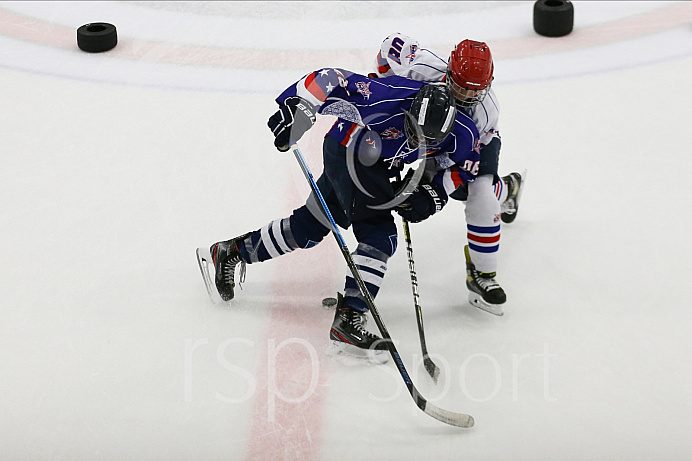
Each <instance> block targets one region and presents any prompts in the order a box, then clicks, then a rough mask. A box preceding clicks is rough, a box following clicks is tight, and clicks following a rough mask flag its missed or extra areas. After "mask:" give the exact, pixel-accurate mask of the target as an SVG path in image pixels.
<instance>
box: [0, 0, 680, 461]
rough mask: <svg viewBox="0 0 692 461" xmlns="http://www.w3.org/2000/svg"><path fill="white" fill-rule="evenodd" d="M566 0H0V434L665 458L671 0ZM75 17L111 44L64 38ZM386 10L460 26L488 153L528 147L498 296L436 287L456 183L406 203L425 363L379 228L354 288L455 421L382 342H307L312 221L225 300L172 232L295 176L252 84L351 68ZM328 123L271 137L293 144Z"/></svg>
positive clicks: (238, 225) (250, 223)
mask: <svg viewBox="0 0 692 461" xmlns="http://www.w3.org/2000/svg"><path fill="white" fill-rule="evenodd" d="M574 6H575V30H574V31H573V33H572V34H570V35H569V36H566V37H562V38H552V39H551V38H545V37H540V36H538V35H536V34H535V33H534V32H533V29H532V25H531V21H532V7H533V2H531V1H523V2H468V3H466V2H439V3H438V2H425V3H423V2H420V3H418V2H380V3H368V2H295V3H293V2H286V3H273V2H272V3H270V2H261V3H260V2H228V3H227V2H115V1H113V2H2V3H0V105H1V107H2V109H1V110H0V134H1V136H0V152H1V155H0V165H1V167H0V197H1V198H0V219H1V228H0V229H1V234H0V237H1V238H0V249H1V250H2V255H3V257H2V261H3V262H2V274H1V275H2V278H1V280H2V283H1V284H0V300H2V309H0V367H1V368H2V370H3V373H2V374H3V377H2V379H1V380H0V446H2V451H3V454H2V455H0V457H2V458H3V459H8V460H10V459H11V460H47V459H60V460H95V459H99V460H124V459H127V460H217V459H218V460H221V459H223V460H270V459H271V460H278V459H286V460H294V459H296V460H298V459H300V460H341V459H350V458H357V459H372V460H420V459H435V460H458V459H464V460H505V459H506V460H555V459H560V460H585V459H590V460H591V459H593V460H649V459H662V460H686V459H690V458H691V457H692V439H691V438H690V436H689V433H690V431H691V430H692V420H691V418H690V414H692V391H691V390H690V384H689V383H690V380H692V361H691V360H690V357H689V354H690V351H691V350H692V335H690V325H692V313H691V311H690V305H691V302H690V300H691V299H692V289H691V286H692V284H691V283H690V281H689V277H690V274H692V262H691V261H692V245H691V244H690V240H689V237H688V234H689V229H690V227H691V226H692V218H691V213H690V203H692V192H691V191H692V188H691V187H690V185H689V180H688V179H689V174H690V167H692V160H690V148H689V129H690V128H689V125H690V117H691V112H690V107H692V91H690V86H689V85H690V82H691V81H692V3H689V2H622V1H616V2H589V1H583V2H582V1H575V2H574ZM99 21H101V22H109V23H113V24H115V25H116V26H117V28H118V36H119V43H118V46H117V47H116V48H114V49H113V50H111V51H109V52H106V53H99V54H88V53H84V52H82V51H80V50H79V49H78V48H77V46H76V29H77V28H78V27H79V26H81V25H82V24H86V23H89V22H99ZM392 32H402V33H405V34H407V35H410V36H413V37H416V38H417V39H418V40H419V41H420V43H421V44H422V45H423V46H428V47H430V48H434V49H437V50H439V51H440V52H441V53H442V54H446V53H448V50H450V49H451V47H452V46H453V45H454V44H455V43H457V42H458V41H461V40H462V39H464V38H472V39H476V40H482V41H486V42H487V43H488V44H489V45H490V47H491V49H492V50H493V53H494V56H495V66H496V68H495V77H496V78H495V81H494V83H493V87H494V89H495V92H496V94H497V95H498V97H499V99H500V102H501V104H502V115H501V125H500V126H501V134H502V140H503V146H502V156H501V165H500V173H501V174H503V175H504V174H507V173H509V172H511V171H522V170H524V169H527V170H528V172H529V176H528V181H527V183H526V189H525V193H524V196H523V200H522V203H521V208H520V212H519V215H518V218H517V220H516V221H515V222H514V223H513V224H511V225H505V226H503V230H502V243H501V250H500V269H499V271H498V280H499V281H500V282H501V283H502V284H503V286H504V288H505V290H506V291H507V293H508V305H507V307H506V309H505V311H506V314H505V315H504V316H503V317H495V316H492V315H490V314H487V313H485V312H482V311H478V310H476V309H474V308H472V307H471V306H469V305H468V303H467V302H466V296H467V290H466V288H465V286H464V265H463V245H464V241H465V221H464V205H463V203H461V202H453V201H452V202H450V203H449V204H448V205H447V206H446V208H445V209H444V211H443V212H442V213H441V214H439V215H435V216H434V217H433V218H432V219H430V220H428V221H426V222H424V223H421V224H416V225H413V226H412V228H411V232H412V240H413V247H414V254H415V260H416V269H417V272H418V279H419V290H420V296H421V304H422V306H423V315H424V319H425V327H426V336H427V343H428V349H429V350H430V352H431V353H432V354H433V358H434V359H435V361H436V362H437V363H438V365H440V366H441V368H442V376H441V379H440V382H439V383H438V384H437V385H434V384H433V383H432V382H431V380H430V378H429V377H428V376H427V375H426V373H425V371H424V369H423V367H422V365H421V363H420V362H421V360H420V355H421V353H420V345H419V340H418V331H417V328H416V318H415V313H414V309H413V302H412V297H411V289H410V281H409V274H408V265H407V258H406V249H405V246H404V245H403V241H402V243H401V244H400V248H399V250H398V252H397V253H396V254H395V255H394V257H392V258H391V259H390V261H389V270H388V273H387V277H386V279H385V282H384V285H383V287H382V289H381V291H380V294H379V295H378V297H377V307H378V309H379V312H380V314H381V315H382V318H383V320H384V322H385V324H386V325H387V327H388V329H389V332H390V333H391V335H392V336H393V338H394V339H395V341H396V344H397V347H398V349H399V352H400V353H401V356H402V358H403V360H404V363H405V365H406V367H407V369H408V370H409V372H410V374H411V376H412V378H413V380H414V382H415V383H416V385H417V386H418V388H419V389H420V391H421V392H422V394H423V395H424V396H426V397H427V398H428V399H429V400H430V401H432V402H434V403H435V404H436V405H438V406H440V407H442V408H445V409H448V410H452V411H458V412H464V413H470V414H471V415H473V416H474V418H475V420H476V425H475V427H473V428H471V429H459V428H454V427H450V426H447V425H444V424H442V423H440V422H438V421H436V420H434V419H432V418H430V417H428V416H427V415H425V414H423V413H422V412H420V411H419V410H418V408H417V407H416V406H415V405H414V404H413V401H412V400H411V398H410V396H409V395H408V392H407V390H406V388H405V386H404V385H403V381H402V379H401V377H400V376H399V374H398V373H397V371H396V369H395V367H394V366H393V365H392V364H391V363H389V364H387V365H380V366H375V365H364V364H358V363H353V362H351V361H348V360H344V359H341V358H336V359H335V358H332V357H330V356H328V355H327V354H326V349H327V347H328V330H329V326H330V323H331V319H332V316H333V313H332V311H328V310H325V309H323V308H322V307H321V305H320V302H321V299H322V298H323V297H325V296H334V294H335V293H336V292H337V291H338V290H340V289H342V285H343V277H344V275H345V273H346V270H347V268H346V265H345V263H344V261H343V258H342V257H341V255H340V253H339V251H338V248H337V246H336V243H335V242H334V241H333V239H331V237H328V238H327V239H325V241H324V242H323V243H322V244H320V245H319V246H318V247H316V248H314V249H311V250H309V251H299V252H294V253H292V254H291V255H287V256H284V257H282V258H279V259H277V260H274V261H270V262H267V263H264V264H255V265H251V266H248V271H247V280H246V282H245V283H244V284H243V286H242V290H240V291H239V292H238V295H237V298H236V299H235V300H234V301H233V303H232V305H230V306H215V305H213V304H211V303H210V302H209V299H208V297H207V294H206V292H205V289H204V285H203V283H202V280H201V278H200V276H199V271H198V268H197V264H196V262H195V258H194V249H195V248H196V247H198V246H208V245H210V244H212V243H214V242H216V241H218V240H225V239H228V238H231V237H235V236H237V235H240V234H242V233H245V232H247V231H250V230H254V229H257V228H259V227H261V226H263V225H264V224H266V223H268V222H269V221H271V220H273V219H276V218H280V217H284V216H287V215H288V214H289V213H290V212H291V210H292V209H294V208H296V207H298V206H300V205H301V204H302V203H303V202H304V200H305V198H306V197H307V194H308V192H309V188H308V186H307V184H306V182H305V179H304V177H303V175H302V173H301V171H300V168H299V166H298V164H297V163H296V161H295V159H294V158H293V156H291V155H290V154H288V153H286V154H282V153H279V152H277V151H276V150H275V149H274V147H273V144H272V136H271V133H270V132H269V130H268V129H267V127H266V120H267V118H268V117H269V116H270V115H271V114H272V113H273V112H274V111H275V110H276V104H275V102H274V98H275V97H276V96H277V95H278V94H279V93H280V92H281V91H282V90H283V89H284V88H286V87H288V86H289V85H291V84H293V83H294V82H295V81H297V80H298V79H299V78H301V77H302V76H303V75H305V74H306V73H308V72H310V71H312V70H315V69H318V68H321V67H327V66H338V67H342V68H346V69H349V70H352V71H356V72H360V73H367V72H369V71H371V70H372V69H371V66H372V65H373V61H374V57H375V54H376V52H377V50H378V48H379V44H380V42H381V40H382V39H383V38H384V37H386V36H387V35H389V34H390V33H392ZM329 123H330V121H329V120H328V118H327V117H323V118H321V119H320V121H319V123H318V125H317V126H316V127H315V128H313V130H311V131H310V132H309V133H308V134H307V135H306V137H305V138H304V139H303V140H301V146H302V147H303V149H304V153H305V154H306V157H307V159H308V163H309V165H310V166H311V168H312V169H313V172H314V173H315V174H317V173H319V170H320V140H321V137H322V134H323V132H324V130H325V129H326V127H328V126H329ZM345 236H346V239H347V242H348V243H349V245H350V246H353V243H354V239H353V237H352V235H351V234H350V233H349V232H345ZM402 240H403V239H402ZM369 325H370V328H371V329H373V330H374V328H375V325H374V322H370V324H369Z"/></svg>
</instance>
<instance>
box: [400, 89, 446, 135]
mask: <svg viewBox="0 0 692 461" xmlns="http://www.w3.org/2000/svg"><path fill="white" fill-rule="evenodd" d="M456 115H457V108H456V104H455V100H454V96H452V94H451V92H450V90H449V87H448V86H447V85H445V84H444V83H431V84H429V85H425V86H423V87H422V88H421V89H420V90H419V91H418V93H417V94H416V97H415V98H413V103H411V108H410V109H409V110H408V111H404V130H405V132H406V138H407V139H408V142H409V145H410V146H412V147H414V148H416V147H419V146H420V147H435V146H437V145H438V144H440V143H441V142H442V141H444V139H445V138H446V137H447V135H448V134H449V133H451V132H452V130H453V129H454V120H455V119H456Z"/></svg>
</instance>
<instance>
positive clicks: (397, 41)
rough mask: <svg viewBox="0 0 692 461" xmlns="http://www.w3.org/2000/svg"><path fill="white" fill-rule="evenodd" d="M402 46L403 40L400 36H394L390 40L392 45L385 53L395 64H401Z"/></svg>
mask: <svg viewBox="0 0 692 461" xmlns="http://www.w3.org/2000/svg"><path fill="white" fill-rule="evenodd" d="M403 47H404V41H403V40H402V39H401V38H399V37H395V38H394V40H392V47H391V48H390V49H389V53H388V54H387V55H388V56H389V57H390V58H392V59H393V60H394V61H396V63H397V64H401V49H402V48H403Z"/></svg>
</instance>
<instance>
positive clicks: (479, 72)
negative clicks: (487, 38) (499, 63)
mask: <svg viewBox="0 0 692 461" xmlns="http://www.w3.org/2000/svg"><path fill="white" fill-rule="evenodd" d="M493 70H494V66H493V56H492V54H490V48H489V47H488V45H487V44H485V43H484V42H476V41H474V40H464V41H463V42H461V43H459V44H458V45H457V46H456V47H455V48H454V49H453V50H452V54H451V55H450V57H449V63H448V65H447V79H446V80H447V84H448V85H449V87H450V89H451V90H452V94H453V95H454V97H455V98H456V99H457V104H458V105H460V106H461V107H473V106H475V105H476V104H479V103H480V102H481V101H483V98H485V96H486V95H487V94H488V91H489V90H490V84H491V83H492V81H493Z"/></svg>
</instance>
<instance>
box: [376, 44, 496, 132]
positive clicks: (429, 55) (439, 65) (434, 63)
mask: <svg viewBox="0 0 692 461" xmlns="http://www.w3.org/2000/svg"><path fill="white" fill-rule="evenodd" d="M376 68H377V75H378V76H379V77H388V76H390V75H398V76H400V77H406V78H410V79H412V80H418V81H421V82H441V81H443V80H444V79H445V76H446V75H447V59H443V58H441V57H440V55H438V54H437V53H435V52H433V51H431V50H429V49H427V48H421V47H420V46H419V45H418V41H417V40H415V39H412V38H411V37H407V36H406V35H402V34H399V33H396V34H392V35H390V36H389V37H387V38H385V39H384V41H383V42H382V45H381V46H380V52H379V53H378V54H377V63H376ZM464 112H466V113H467V114H468V115H469V116H470V117H471V118H472V119H473V121H474V123H475V124H476V128H478V134H479V136H480V138H479V139H480V143H481V145H482V146H483V145H488V144H489V143H490V141H492V139H493V138H498V139H499V138H500V131H499V119H500V104H499V102H498V100H497V97H496V96H495V93H494V92H493V89H492V87H491V88H490V91H488V94H487V95H486V97H485V99H483V102H482V103H480V104H478V105H477V106H475V107H473V108H472V109H470V110H469V109H464Z"/></svg>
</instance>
